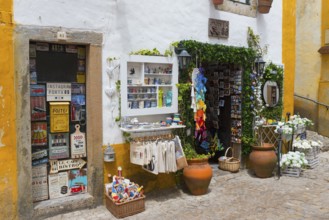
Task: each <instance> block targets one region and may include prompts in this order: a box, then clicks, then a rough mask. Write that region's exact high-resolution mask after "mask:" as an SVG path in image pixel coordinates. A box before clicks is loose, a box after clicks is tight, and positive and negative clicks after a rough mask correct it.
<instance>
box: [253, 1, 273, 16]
mask: <svg viewBox="0 0 329 220" xmlns="http://www.w3.org/2000/svg"><path fill="white" fill-rule="evenodd" d="M272 2H273V0H258V6H257V8H258V12H259V13H261V14H267V13H269V12H270V9H271V7H272Z"/></svg>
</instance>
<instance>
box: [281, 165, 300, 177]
mask: <svg viewBox="0 0 329 220" xmlns="http://www.w3.org/2000/svg"><path fill="white" fill-rule="evenodd" d="M300 174H301V168H297V167H287V168H285V169H284V170H282V175H283V176H291V177H299V176H300Z"/></svg>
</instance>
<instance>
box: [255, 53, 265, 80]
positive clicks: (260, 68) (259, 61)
mask: <svg viewBox="0 0 329 220" xmlns="http://www.w3.org/2000/svg"><path fill="white" fill-rule="evenodd" d="M265 63H266V62H265V61H264V60H263V58H262V57H257V58H256V60H255V66H256V72H257V75H258V76H259V75H263V73H264V68H265Z"/></svg>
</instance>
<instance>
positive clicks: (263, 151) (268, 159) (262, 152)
mask: <svg viewBox="0 0 329 220" xmlns="http://www.w3.org/2000/svg"><path fill="white" fill-rule="evenodd" d="M249 159H250V162H251V169H252V170H253V171H254V172H255V175H256V176H258V177H261V178H267V177H271V176H272V173H273V170H274V168H275V165H276V162H277V156H276V154H275V151H274V145H273V144H268V143H264V144H263V145H262V146H252V152H251V153H250V155H249Z"/></svg>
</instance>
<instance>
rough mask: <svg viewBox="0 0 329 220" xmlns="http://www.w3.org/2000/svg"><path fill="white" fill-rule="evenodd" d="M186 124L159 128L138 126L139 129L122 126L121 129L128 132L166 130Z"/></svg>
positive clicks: (183, 126) (182, 126)
mask: <svg viewBox="0 0 329 220" xmlns="http://www.w3.org/2000/svg"><path fill="white" fill-rule="evenodd" d="M185 127H186V126H185V125H176V126H168V127H159V128H137V129H127V128H120V129H121V131H124V132H128V133H141V132H149V131H165V130H172V129H177V128H185Z"/></svg>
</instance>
